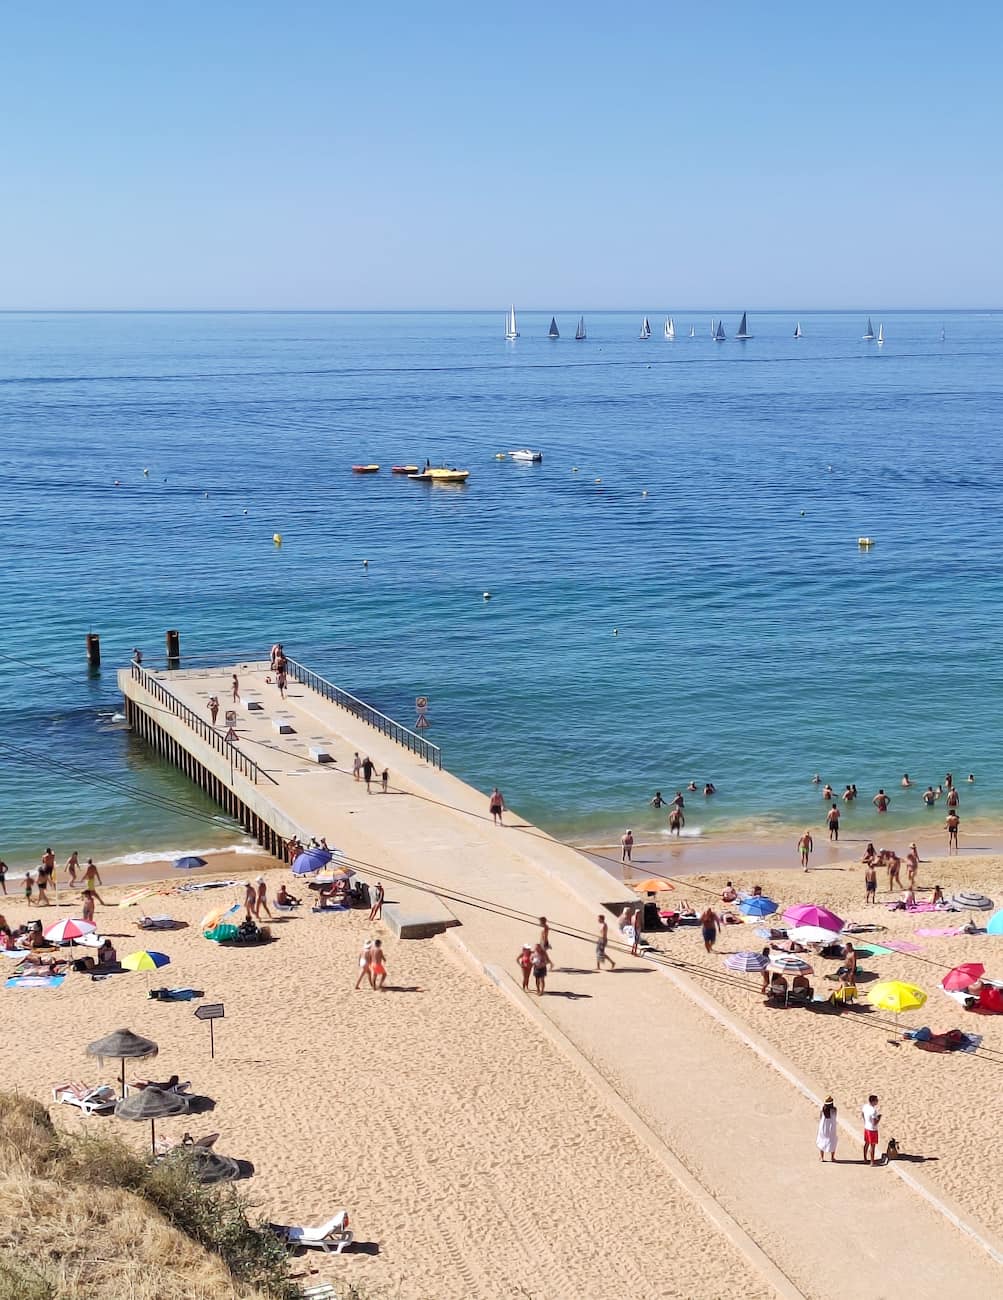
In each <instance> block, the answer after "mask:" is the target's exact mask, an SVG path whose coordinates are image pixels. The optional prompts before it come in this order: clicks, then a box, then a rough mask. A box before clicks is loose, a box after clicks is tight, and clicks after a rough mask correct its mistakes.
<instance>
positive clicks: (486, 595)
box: [483, 591, 491, 600]
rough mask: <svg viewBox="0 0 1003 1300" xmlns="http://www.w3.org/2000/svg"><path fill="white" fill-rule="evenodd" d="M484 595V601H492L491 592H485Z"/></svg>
mask: <svg viewBox="0 0 1003 1300" xmlns="http://www.w3.org/2000/svg"><path fill="white" fill-rule="evenodd" d="M483 595H484V599H485V600H490V599H491V592H490V591H485V592H484V593H483Z"/></svg>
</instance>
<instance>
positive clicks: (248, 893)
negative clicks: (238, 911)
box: [244, 880, 258, 921]
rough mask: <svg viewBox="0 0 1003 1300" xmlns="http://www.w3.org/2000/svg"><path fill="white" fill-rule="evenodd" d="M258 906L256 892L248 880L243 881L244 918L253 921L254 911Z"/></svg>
mask: <svg viewBox="0 0 1003 1300" xmlns="http://www.w3.org/2000/svg"><path fill="white" fill-rule="evenodd" d="M257 906H258V891H257V890H256V889H255V888H254V886H253V885H252V884H251V882H250V881H249V880H245V881H244V918H245V920H247V921H253V920H254V909H255V908H256V907H257Z"/></svg>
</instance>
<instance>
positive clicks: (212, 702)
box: [206, 695, 219, 727]
mask: <svg viewBox="0 0 1003 1300" xmlns="http://www.w3.org/2000/svg"><path fill="white" fill-rule="evenodd" d="M206 708H207V709H208V710H209V717H210V718H212V725H213V726H214V727H215V725H216V718H217V717H218V715H219V696H218V695H210V696H209V703H208V704H207V705H206Z"/></svg>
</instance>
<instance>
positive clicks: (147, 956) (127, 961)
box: [122, 948, 171, 970]
mask: <svg viewBox="0 0 1003 1300" xmlns="http://www.w3.org/2000/svg"><path fill="white" fill-rule="evenodd" d="M170 964H171V959H170V957H168V956H167V954H166V953H163V952H149V951H147V950H146V949H145V948H142V949H140V951H139V952H130V953H129V955H128V957H123V958H122V966H123V967H124V968H125V969H126V970H160V968H161V966H169V965H170Z"/></svg>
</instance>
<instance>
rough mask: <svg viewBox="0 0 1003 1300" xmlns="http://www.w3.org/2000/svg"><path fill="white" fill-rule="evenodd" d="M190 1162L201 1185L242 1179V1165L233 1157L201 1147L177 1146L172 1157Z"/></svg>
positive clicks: (171, 1154) (172, 1152)
mask: <svg viewBox="0 0 1003 1300" xmlns="http://www.w3.org/2000/svg"><path fill="white" fill-rule="evenodd" d="M169 1158H171V1159H175V1160H187V1161H189V1162H190V1164H191V1167H192V1172H193V1173H194V1175H195V1177H196V1178H197V1179H198V1181H199V1182H200V1183H203V1184H207V1185H209V1184H213V1183H229V1182H233V1180H234V1179H235V1178H239V1177H240V1173H241V1170H240V1165H239V1163H238V1162H237V1161H236V1160H234V1159H233V1158H232V1157H231V1156H221V1155H219V1154H218V1153H217V1152H215V1151H210V1150H208V1149H207V1148H206V1147H200V1146H177V1147H175V1148H174V1149H173V1151H171V1153H170V1157H169Z"/></svg>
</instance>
